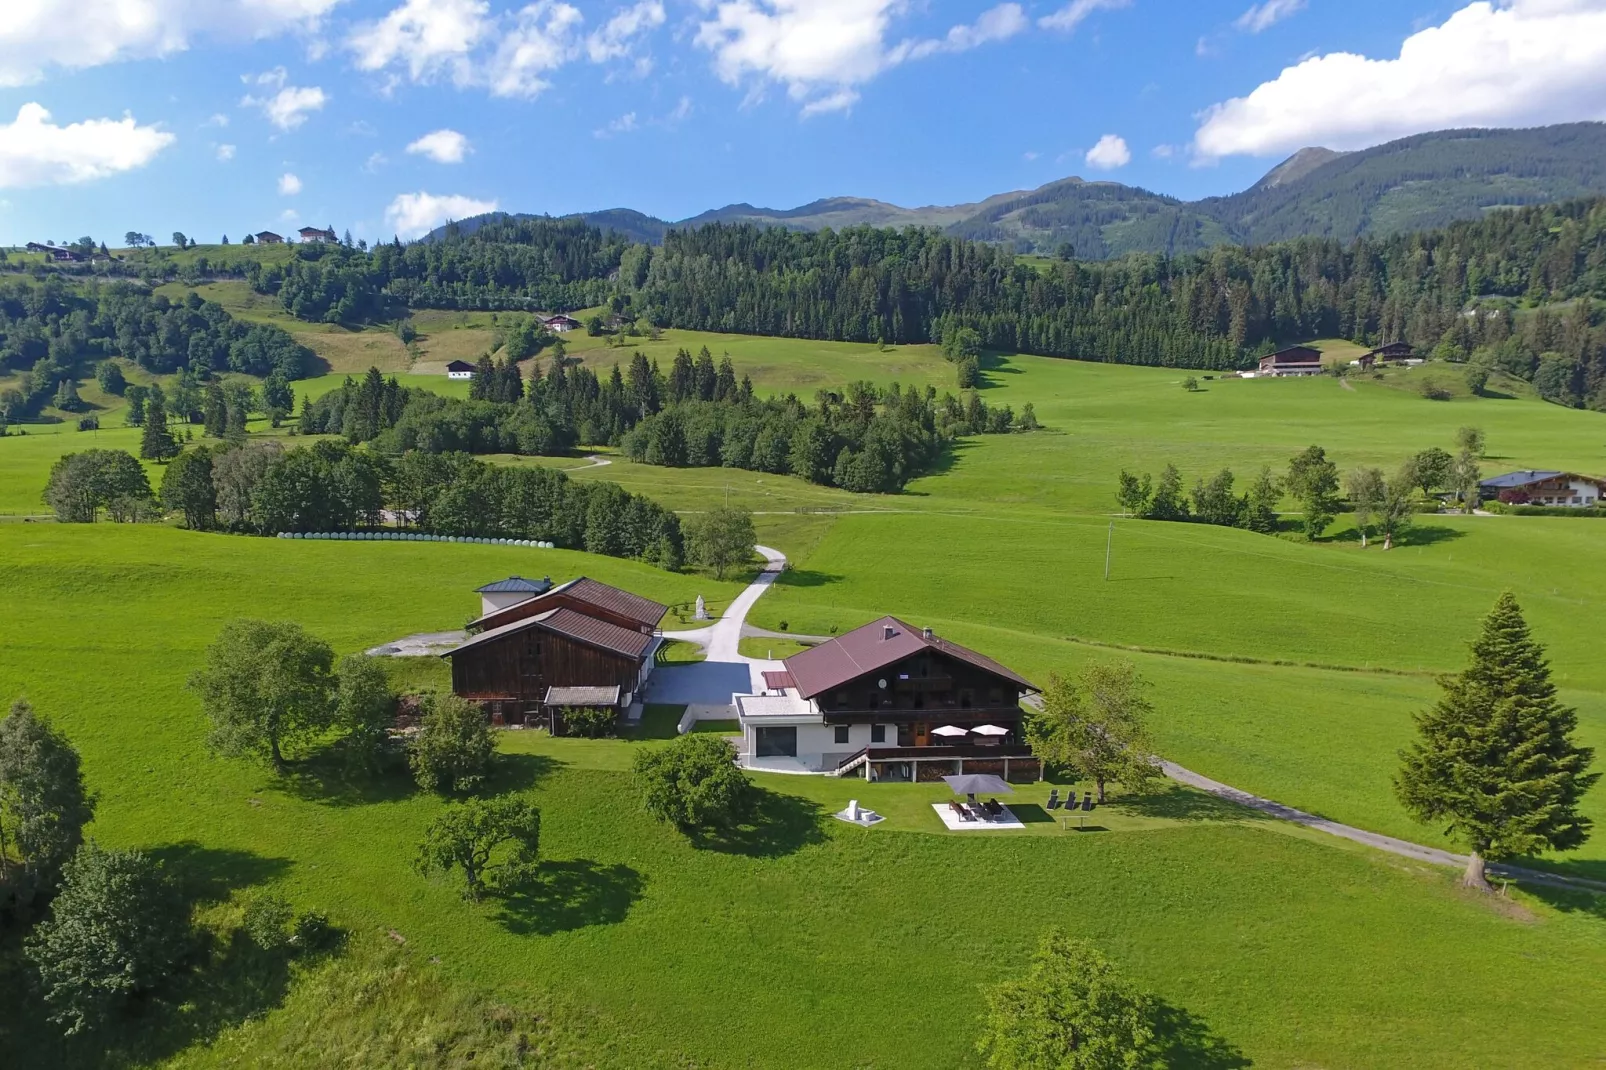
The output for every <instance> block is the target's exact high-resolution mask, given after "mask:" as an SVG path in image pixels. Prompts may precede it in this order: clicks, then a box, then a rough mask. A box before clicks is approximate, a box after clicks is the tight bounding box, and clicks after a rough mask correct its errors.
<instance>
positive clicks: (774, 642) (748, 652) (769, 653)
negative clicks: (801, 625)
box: [736, 635, 808, 661]
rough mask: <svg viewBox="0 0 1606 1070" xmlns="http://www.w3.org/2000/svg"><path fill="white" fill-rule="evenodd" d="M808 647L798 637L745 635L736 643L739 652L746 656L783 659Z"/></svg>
mask: <svg viewBox="0 0 1606 1070" xmlns="http://www.w3.org/2000/svg"><path fill="white" fill-rule="evenodd" d="M807 649H808V647H807V646H806V645H805V644H803V643H800V642H798V641H797V640H796V639H771V638H768V637H766V636H758V635H748V636H743V637H742V639H740V640H739V641H738V642H737V644H736V651H737V653H739V654H741V655H742V657H744V658H766V659H774V660H777V661H779V660H783V659H785V658H789V657H791V656H792V655H793V654H796V653H798V652H799V651H803V650H807Z"/></svg>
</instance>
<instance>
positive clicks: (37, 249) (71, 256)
mask: <svg viewBox="0 0 1606 1070" xmlns="http://www.w3.org/2000/svg"><path fill="white" fill-rule="evenodd" d="M28 251H29V252H30V253H44V254H45V256H47V257H49V258H50V259H51V260H58V261H64V262H77V261H80V260H86V259H88V257H86V256H84V255H83V254H82V253H80V252H77V251H76V250H73V249H69V248H67V247H66V246H64V245H40V244H39V243H38V242H36V241H31V242H29V243H28Z"/></svg>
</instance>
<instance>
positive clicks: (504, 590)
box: [474, 576, 552, 595]
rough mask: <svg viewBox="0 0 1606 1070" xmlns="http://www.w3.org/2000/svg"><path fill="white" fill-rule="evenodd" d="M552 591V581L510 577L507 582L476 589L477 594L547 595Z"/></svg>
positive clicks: (498, 582) (500, 581)
mask: <svg viewBox="0 0 1606 1070" xmlns="http://www.w3.org/2000/svg"><path fill="white" fill-rule="evenodd" d="M551 589H552V580H551V579H542V580H527V579H525V578H524V577H523V576H509V577H508V578H507V579H505V580H497V581H496V582H495V583H487V584H486V585H485V586H484V587H476V588H474V593H475V594H530V595H536V594H545V593H546V592H547V591H550V590H551Z"/></svg>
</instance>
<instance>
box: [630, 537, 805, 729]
mask: <svg viewBox="0 0 1606 1070" xmlns="http://www.w3.org/2000/svg"><path fill="white" fill-rule="evenodd" d="M753 549H755V550H757V551H758V552H759V553H760V554H761V555H762V556H763V557H764V567H763V569H762V570H760V571H759V574H758V575H757V576H756V577H754V579H753V582H752V583H750V584H748V585H747V588H746V589H745V590H743V591H742V593H741V594H739V595H737V596H736V597H735V598H734V599H733V600H732V601H731V604H730V605H729V606H728V607H726V609H725V612H724V613H723V614H721V615H720V618H719V619H718V620H716V621H714V622H713V624H711V625H710V626H708V627H707V628H697V629H692V630H688V631H679V632H665V633H664V638H665V639H679V640H682V641H683V642H687V643H696V644H697V645H698V646H700V647H702V648H703V652H704V654H705V655H706V658H705V660H703V661H700V662H697V663H695V664H691V665H667V666H664V667H662V668H659V669H656V670H654V671H653V674H652V676H651V677H649V678H648V680H647V701H649V702H653V703H662V704H664V705H669V706H695V707H704V708H707V712H709V713H717V712H718V711H719V710H720V709H725V710H728V709H729V707H730V701H731V696H732V695H735V694H754V693H757V692H760V691H762V690H763V689H764V677H763V673H764V672H765V671H766V670H778V669H780V668H781V663H780V662H779V661H766V660H764V659H763V658H749V657H744V656H743V655H742V653H741V651H740V650H739V649H738V645H739V644H740V643H741V639H742V634H743V626H744V624H745V622H746V620H747V614H748V612H749V611H751V610H752V608H753V604H754V603H755V602H757V601H758V600H759V597H760V596H761V595H763V593H764V592H765V591H767V590H769V588H770V585H771V584H773V583H774V582H775V581H776V580H777V579H779V578H780V576H781V569H782V568H784V567H785V565H786V555H785V554H783V553H781V551H779V550H776V549H774V548H772V547H769V546H755V547H753ZM729 716H733V714H730V715H729Z"/></svg>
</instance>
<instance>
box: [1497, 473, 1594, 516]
mask: <svg viewBox="0 0 1606 1070" xmlns="http://www.w3.org/2000/svg"><path fill="white" fill-rule="evenodd" d="M1478 489H1479V491H1480V492H1481V494H1482V496H1483V497H1485V498H1493V499H1495V500H1497V501H1501V502H1504V503H1506V504H1507V505H1553V506H1564V507H1566V508H1568V509H1588V508H1590V507H1592V506H1597V505H1600V504H1601V502H1602V501H1606V479H1595V478H1594V477H1592V476H1581V475H1576V474H1574V473H1572V472H1539V471H1527V472H1507V473H1506V474H1505V475H1503V476H1495V477H1493V478H1492V479H1485V480H1483V481H1482V482H1481V483H1479V484H1478Z"/></svg>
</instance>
